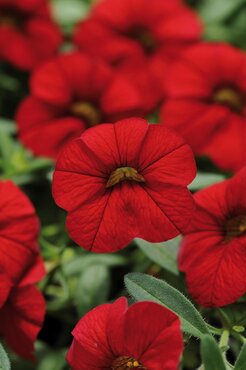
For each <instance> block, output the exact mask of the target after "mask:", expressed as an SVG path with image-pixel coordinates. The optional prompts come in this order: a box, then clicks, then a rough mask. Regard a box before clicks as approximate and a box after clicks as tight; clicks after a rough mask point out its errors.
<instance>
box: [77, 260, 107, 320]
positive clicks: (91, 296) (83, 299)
mask: <svg viewBox="0 0 246 370" xmlns="http://www.w3.org/2000/svg"><path fill="white" fill-rule="evenodd" d="M109 290H110V276H109V272H108V269H107V268H106V267H105V266H101V265H93V266H89V267H88V268H87V269H86V270H85V271H84V272H83V273H82V275H81V277H80V280H79V284H78V287H77V293H76V296H75V304H76V308H77V311H78V314H79V315H80V316H83V315H85V314H86V313H87V312H88V311H89V310H91V309H92V308H94V307H96V306H99V305H100V304H102V303H104V302H105V301H106V300H107V298H108V295H109Z"/></svg>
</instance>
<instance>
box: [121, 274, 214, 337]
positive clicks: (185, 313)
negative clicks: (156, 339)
mask: <svg viewBox="0 0 246 370" xmlns="http://www.w3.org/2000/svg"><path fill="white" fill-rule="evenodd" d="M125 284H126V288H127V290H128V292H129V293H130V294H131V295H132V296H133V298H134V299H136V300H137V301H154V302H157V303H159V304H162V305H163V306H165V307H167V308H169V309H170V310H172V311H173V312H175V313H176V314H177V315H178V316H179V317H180V319H181V321H182V327H183V330H184V331H185V332H186V333H188V334H190V335H193V336H195V337H198V338H202V337H203V335H204V334H209V331H208V328H207V326H206V323H205V321H204V320H203V318H202V316H201V315H200V313H199V312H198V311H197V310H196V308H195V307H194V306H193V304H192V303H191V302H190V301H189V300H188V299H187V298H186V297H185V296H184V295H183V294H182V293H180V292H179V291H178V290H177V289H175V288H173V287H172V286H170V285H169V284H167V283H166V282H165V281H162V280H158V279H156V278H154V277H152V276H148V275H145V274H140V273H130V274H128V275H126V277H125Z"/></svg>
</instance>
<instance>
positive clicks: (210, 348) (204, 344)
mask: <svg viewBox="0 0 246 370" xmlns="http://www.w3.org/2000/svg"><path fill="white" fill-rule="evenodd" d="M201 355H202V361H203V363H204V369H205V370H226V365H225V363H224V360H223V357H222V353H221V351H220V349H219V346H218V344H217V342H216V341H215V339H214V338H213V337H212V336H210V335H205V336H204V337H203V338H202V341H201Z"/></svg>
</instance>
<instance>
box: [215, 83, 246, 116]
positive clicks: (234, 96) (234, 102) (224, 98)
mask: <svg viewBox="0 0 246 370" xmlns="http://www.w3.org/2000/svg"><path fill="white" fill-rule="evenodd" d="M213 101H214V102H216V103H219V104H222V105H226V106H228V107H229V108H231V109H232V110H234V111H236V112H238V113H242V112H243V108H244V97H243V94H242V93H241V92H240V91H239V90H237V89H236V88H233V87H222V88H219V89H217V90H216V91H215V92H214V95H213Z"/></svg>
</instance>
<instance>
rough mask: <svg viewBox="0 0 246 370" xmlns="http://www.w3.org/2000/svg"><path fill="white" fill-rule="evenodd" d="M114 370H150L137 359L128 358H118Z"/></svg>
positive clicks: (113, 365) (114, 363)
mask: <svg viewBox="0 0 246 370" xmlns="http://www.w3.org/2000/svg"><path fill="white" fill-rule="evenodd" d="M111 369H112V370H129V369H142V370H148V369H147V368H146V367H144V366H143V365H142V364H140V363H139V362H138V361H137V360H135V358H132V357H128V356H121V357H118V358H117V359H116V360H114V362H113V363H112V367H111Z"/></svg>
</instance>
